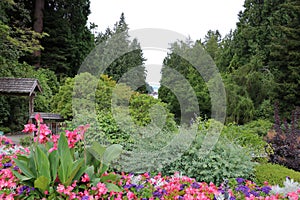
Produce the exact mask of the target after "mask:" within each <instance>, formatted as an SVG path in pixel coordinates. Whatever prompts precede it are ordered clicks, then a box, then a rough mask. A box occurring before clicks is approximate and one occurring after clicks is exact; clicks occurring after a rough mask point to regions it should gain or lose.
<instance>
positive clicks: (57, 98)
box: [52, 78, 74, 119]
mask: <svg viewBox="0 0 300 200" xmlns="http://www.w3.org/2000/svg"><path fill="white" fill-rule="evenodd" d="M73 87H74V79H72V78H67V79H66V80H65V82H64V84H63V85H61V86H60V87H59V91H58V93H57V94H55V95H54V96H53V100H52V108H53V112H54V113H60V115H61V116H62V117H64V118H66V119H68V118H70V117H72V116H73V115H72V114H73V113H72V91H73Z"/></svg>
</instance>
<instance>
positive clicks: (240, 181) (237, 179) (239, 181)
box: [235, 178, 244, 184]
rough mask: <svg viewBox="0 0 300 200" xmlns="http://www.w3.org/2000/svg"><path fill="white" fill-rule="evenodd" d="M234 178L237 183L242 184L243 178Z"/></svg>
mask: <svg viewBox="0 0 300 200" xmlns="http://www.w3.org/2000/svg"><path fill="white" fill-rule="evenodd" d="M235 180H236V181H237V182H238V184H242V183H243V182H244V179H243V178H236V179H235Z"/></svg>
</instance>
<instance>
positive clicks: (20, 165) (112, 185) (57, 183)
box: [0, 116, 300, 200]
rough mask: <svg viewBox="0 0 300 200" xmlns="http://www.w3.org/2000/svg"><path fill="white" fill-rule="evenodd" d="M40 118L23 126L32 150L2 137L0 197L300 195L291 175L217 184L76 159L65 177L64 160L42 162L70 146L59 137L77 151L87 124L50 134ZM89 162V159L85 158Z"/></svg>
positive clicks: (151, 199)
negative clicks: (272, 181)
mask: <svg viewBox="0 0 300 200" xmlns="http://www.w3.org/2000/svg"><path fill="white" fill-rule="evenodd" d="M36 120H37V121H38V126H37V127H36V126H35V125H34V124H27V125H25V129H24V132H28V133H30V134H33V133H34V134H35V135H36V137H35V144H34V145H33V146H32V147H31V148H30V149H28V148H23V147H21V146H19V145H15V144H13V143H12V141H11V140H9V139H8V138H6V137H5V136H1V137H0V199H79V200H80V199H81V200H91V199H115V200H121V199H128V200H130V199H141V200H146V199H148V200H156V199H165V200H167V199H169V200H172V199H185V200H192V199H199V200H206V199H207V200H209V199H212V200H222V199H230V200H234V199H246V200H255V199H265V200H275V199H291V200H296V199H299V196H300V185H299V184H298V183H294V182H293V181H292V180H288V179H287V182H286V184H290V185H291V186H292V187H290V189H286V190H283V188H280V187H278V186H273V187H272V186H270V185H268V183H266V184H265V185H263V186H258V185H256V184H255V183H254V182H252V181H249V180H244V179H242V178H237V179H235V180H232V181H231V182H230V184H229V183H228V181H224V183H223V184H221V185H220V186H217V185H215V184H213V183H205V182H197V181H195V179H193V178H190V177H186V176H182V175H181V174H179V173H175V174H174V175H173V176H162V175H161V174H156V175H151V174H150V173H144V174H125V173H118V174H117V173H114V172H110V173H109V172H107V171H105V169H108V168H99V167H98V168H97V167H94V166H84V165H82V166H81V165H80V164H79V163H80V162H79V161H78V160H74V162H73V163H75V164H74V165H73V166H71V168H72V170H73V171H72V173H71V172H70V173H69V176H70V177H67V179H66V180H64V177H65V176H64V174H63V172H61V171H64V169H65V168H64V167H65V166H64V162H63V160H60V161H55V160H54V161H53V160H52V162H54V163H57V164H56V165H55V166H54V168H53V167H52V166H53V165H52V164H51V167H50V164H48V165H49V166H48V167H49V170H48V171H51V172H48V171H45V168H46V169H48V168H47V165H45V164H44V163H47V162H48V161H47V156H48V157H49V160H50V161H51V159H59V156H62V155H64V154H63V152H65V150H66V149H64V151H61V152H59V148H62V147H63V143H64V142H63V140H61V141H60V137H65V138H66V145H67V146H66V147H67V148H68V149H71V150H73V153H74V151H75V147H76V144H77V143H79V142H81V141H82V140H83V139H84V132H85V130H86V128H88V126H81V127H79V128H77V129H76V130H74V131H66V134H62V135H61V136H59V135H53V134H51V131H50V130H49V129H48V127H47V126H46V125H44V124H43V121H42V119H41V118H39V116H36ZM43 145H44V147H43ZM66 147H64V148H66ZM32 151H36V153H37V154H31V152H32ZM56 152H58V153H56ZM66 152H68V150H66ZM70 152H71V151H70ZM32 155H33V156H41V157H39V158H42V159H44V160H43V162H41V163H40V164H39V163H38V161H36V160H34V158H32ZM70 155H71V154H70ZM74 155H75V154H72V156H74ZM45 156H46V157H45ZM26 159H29V160H30V159H31V161H32V162H27V163H26ZM77 161H78V162H77ZM34 162H36V163H34ZM82 163H83V162H82ZM98 164H99V163H98ZM100 164H101V163H100ZM104 164H105V163H104ZM24 165H28V166H29V165H34V166H35V167H36V168H37V172H30V170H27V169H29V168H27V167H26V166H24ZM65 165H66V164H65ZM85 165H88V163H87V162H85ZM79 166H81V167H79ZM101 166H102V164H101ZM21 169H23V171H22V170H21ZM77 169H78V170H77ZM81 169H82V170H81ZM96 169H97V170H98V171H97V170H96ZM42 170H44V171H42ZM39 171H40V172H41V174H40V172H39ZM31 173H32V174H35V173H36V176H35V178H32V177H31V176H30V174H31ZM66 173H67V172H66ZM39 174H40V175H39ZM32 176H33V175H32ZM76 177H77V178H76ZM297 184H298V185H297ZM229 185H230V186H229ZM295 186H296V187H295ZM280 189H281V190H280Z"/></svg>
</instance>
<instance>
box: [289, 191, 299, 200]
mask: <svg viewBox="0 0 300 200" xmlns="http://www.w3.org/2000/svg"><path fill="white" fill-rule="evenodd" d="M287 196H288V197H289V199H290V200H298V199H299V196H298V194H297V193H296V192H290V193H288V194H287Z"/></svg>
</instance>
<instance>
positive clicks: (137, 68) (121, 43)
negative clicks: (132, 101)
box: [95, 13, 146, 92]
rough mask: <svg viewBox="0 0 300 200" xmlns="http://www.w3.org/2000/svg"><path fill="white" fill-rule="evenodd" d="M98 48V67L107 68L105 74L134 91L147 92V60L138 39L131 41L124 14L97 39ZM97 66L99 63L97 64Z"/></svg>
mask: <svg viewBox="0 0 300 200" xmlns="http://www.w3.org/2000/svg"><path fill="white" fill-rule="evenodd" d="M96 45H97V46H98V48H96V49H97V51H98V53H97V55H98V56H99V58H97V59H95V60H97V61H98V65H99V64H100V63H101V64H100V65H102V67H105V71H104V72H103V73H104V74H107V75H109V76H110V77H112V78H113V80H115V81H117V82H118V81H122V82H125V83H127V84H129V85H131V86H132V89H137V88H134V87H138V88H139V91H141V92H146V86H145V80H146V70H145V66H144V61H145V58H144V57H143V52H142V49H141V47H140V44H139V42H138V40H137V39H133V40H130V35H129V27H128V24H127V23H126V21H125V16H124V13H122V14H121V17H120V20H119V21H118V22H116V23H115V25H114V27H113V29H110V28H107V29H106V31H105V32H104V33H99V35H98V36H97V37H96ZM96 64H97V63H96Z"/></svg>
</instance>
